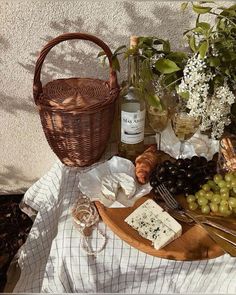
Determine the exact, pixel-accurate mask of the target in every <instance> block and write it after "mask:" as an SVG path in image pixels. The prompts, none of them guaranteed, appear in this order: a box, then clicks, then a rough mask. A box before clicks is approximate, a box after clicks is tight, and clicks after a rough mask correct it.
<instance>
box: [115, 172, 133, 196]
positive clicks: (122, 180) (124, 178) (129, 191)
mask: <svg viewBox="0 0 236 295" xmlns="http://www.w3.org/2000/svg"><path fill="white" fill-rule="evenodd" d="M113 176H114V177H115V179H117V180H118V182H119V185H120V187H121V188H122V190H123V191H124V193H125V195H126V197H127V198H128V199H131V198H132V197H133V196H134V194H135V192H136V183H135V180H134V179H133V177H131V176H129V175H128V174H126V173H114V174H113Z"/></svg>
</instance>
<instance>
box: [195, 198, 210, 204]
mask: <svg viewBox="0 0 236 295" xmlns="http://www.w3.org/2000/svg"><path fill="white" fill-rule="evenodd" d="M197 202H198V205H200V206H204V205H207V203H208V200H207V199H206V198H203V197H199V198H198V200H197Z"/></svg>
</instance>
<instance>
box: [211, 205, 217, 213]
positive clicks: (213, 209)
mask: <svg viewBox="0 0 236 295" xmlns="http://www.w3.org/2000/svg"><path fill="white" fill-rule="evenodd" d="M210 208H211V211H212V212H214V213H216V212H218V210H219V207H218V205H217V204H216V203H210Z"/></svg>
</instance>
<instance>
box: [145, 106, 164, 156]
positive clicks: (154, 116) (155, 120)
mask: <svg viewBox="0 0 236 295" xmlns="http://www.w3.org/2000/svg"><path fill="white" fill-rule="evenodd" d="M147 114H148V121H149V125H150V126H151V127H152V129H153V130H154V131H155V132H156V137H157V149H158V150H160V149H161V132H162V131H163V130H164V129H166V127H167V124H168V119H169V116H168V110H166V109H162V110H160V109H158V108H156V107H153V106H148V109H147Z"/></svg>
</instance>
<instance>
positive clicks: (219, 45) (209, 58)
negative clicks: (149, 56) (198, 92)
mask: <svg viewBox="0 0 236 295" xmlns="http://www.w3.org/2000/svg"><path fill="white" fill-rule="evenodd" d="M205 4H207V6H206V5H205ZM183 7H184V8H185V10H186V7H187V6H186V5H183V6H182V7H181V8H182V9H183ZM188 7H192V10H193V12H195V13H196V14H197V17H196V26H195V27H194V28H192V29H190V30H188V31H186V32H185V33H184V35H185V36H187V38H188V43H189V47H190V49H191V50H192V52H193V53H194V54H199V56H200V57H201V58H202V59H205V62H206V63H207V65H208V66H209V67H210V69H211V72H212V73H213V75H215V78H214V79H213V82H212V83H213V84H212V85H210V89H212V91H214V87H215V85H217V86H219V85H222V84H223V83H224V78H225V77H227V78H228V80H227V81H228V83H229V85H230V86H233V84H235V83H236V5H232V6H230V7H221V6H220V7H217V3H215V2H214V1H200V2H199V3H198V4H194V3H189V5H188ZM203 14H210V15H213V16H215V24H214V25H210V24H209V23H207V22H204V21H201V16H202V15H203Z"/></svg>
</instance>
